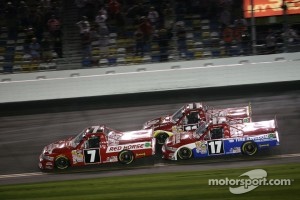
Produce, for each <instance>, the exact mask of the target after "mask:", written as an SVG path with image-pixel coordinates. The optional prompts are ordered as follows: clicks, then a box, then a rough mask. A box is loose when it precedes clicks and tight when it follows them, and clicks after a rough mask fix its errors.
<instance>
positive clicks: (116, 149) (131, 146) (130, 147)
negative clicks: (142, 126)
mask: <svg viewBox="0 0 300 200" xmlns="http://www.w3.org/2000/svg"><path fill="white" fill-rule="evenodd" d="M149 148H151V143H150V142H139V143H134V144H125V145H118V146H109V147H108V148H107V149H106V153H112V152H120V151H122V150H139V149H149Z"/></svg>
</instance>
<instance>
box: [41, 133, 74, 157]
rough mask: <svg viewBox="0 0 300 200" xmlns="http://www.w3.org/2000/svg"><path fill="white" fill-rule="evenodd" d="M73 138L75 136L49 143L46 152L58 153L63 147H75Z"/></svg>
mask: <svg viewBox="0 0 300 200" xmlns="http://www.w3.org/2000/svg"><path fill="white" fill-rule="evenodd" d="M72 139H73V137H70V138H68V139H65V140H59V141H56V142H54V143H52V144H49V145H47V146H46V147H45V148H44V153H46V152H47V153H49V154H52V153H56V152H58V151H60V150H62V149H66V148H73V147H72Z"/></svg>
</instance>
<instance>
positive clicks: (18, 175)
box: [0, 172, 44, 179]
mask: <svg viewBox="0 0 300 200" xmlns="http://www.w3.org/2000/svg"><path fill="white" fill-rule="evenodd" d="M41 175H44V173H42V172H33V173H22V174H6V175H0V179H2V178H18V177H25V176H41Z"/></svg>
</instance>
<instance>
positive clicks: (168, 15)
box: [163, 4, 174, 30]
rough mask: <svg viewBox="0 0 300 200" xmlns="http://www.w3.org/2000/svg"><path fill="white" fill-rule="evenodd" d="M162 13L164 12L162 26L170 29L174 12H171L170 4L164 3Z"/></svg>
mask: <svg viewBox="0 0 300 200" xmlns="http://www.w3.org/2000/svg"><path fill="white" fill-rule="evenodd" d="M163 14H164V24H163V26H164V27H165V28H166V29H167V30H170V29H172V27H173V25H174V13H173V9H172V8H171V6H170V4H167V5H166V8H165V9H164V10H163Z"/></svg>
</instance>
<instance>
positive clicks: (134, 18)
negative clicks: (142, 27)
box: [126, 3, 147, 25]
mask: <svg viewBox="0 0 300 200" xmlns="http://www.w3.org/2000/svg"><path fill="white" fill-rule="evenodd" d="M146 15H147V11H146V7H145V6H144V5H143V4H142V3H138V4H133V5H132V6H131V7H129V8H128V10H127V12H126V17H127V19H128V20H129V24H131V25H136V24H138V23H139V20H140V18H141V17H142V16H146Z"/></svg>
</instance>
